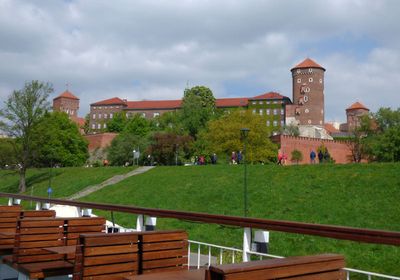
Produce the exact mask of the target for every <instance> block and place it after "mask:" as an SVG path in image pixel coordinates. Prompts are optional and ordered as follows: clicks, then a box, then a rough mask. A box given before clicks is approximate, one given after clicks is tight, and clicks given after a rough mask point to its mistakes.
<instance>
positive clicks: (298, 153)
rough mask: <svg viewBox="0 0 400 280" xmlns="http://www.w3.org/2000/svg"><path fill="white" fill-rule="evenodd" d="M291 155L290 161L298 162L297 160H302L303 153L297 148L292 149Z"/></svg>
mask: <svg viewBox="0 0 400 280" xmlns="http://www.w3.org/2000/svg"><path fill="white" fill-rule="evenodd" d="M291 156H292V161H294V162H296V164H299V162H300V161H302V160H303V154H302V153H301V151H299V150H296V149H294V150H293V151H292V155H291Z"/></svg>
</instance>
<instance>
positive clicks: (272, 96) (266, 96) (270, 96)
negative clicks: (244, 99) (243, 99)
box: [249, 91, 287, 99]
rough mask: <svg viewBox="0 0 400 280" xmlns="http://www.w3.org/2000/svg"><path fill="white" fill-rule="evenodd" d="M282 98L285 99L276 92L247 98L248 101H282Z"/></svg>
mask: <svg viewBox="0 0 400 280" xmlns="http://www.w3.org/2000/svg"><path fill="white" fill-rule="evenodd" d="M283 98H287V97H286V96H283V95H281V94H279V93H277V92H273V91H271V92H267V93H264V94H261V95H257V96H254V97H252V98H249V99H283Z"/></svg>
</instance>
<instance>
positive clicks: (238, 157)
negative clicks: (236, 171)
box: [230, 151, 243, 164]
mask: <svg viewBox="0 0 400 280" xmlns="http://www.w3.org/2000/svg"><path fill="white" fill-rule="evenodd" d="M242 160H243V154H242V151H238V152H232V155H231V162H230V163H231V164H240V163H241V162H242Z"/></svg>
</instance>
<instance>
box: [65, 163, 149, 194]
mask: <svg viewBox="0 0 400 280" xmlns="http://www.w3.org/2000/svg"><path fill="white" fill-rule="evenodd" d="M152 168H154V166H141V167H138V168H136V169H135V170H132V171H131V172H128V173H126V174H122V175H116V176H114V177H111V178H110V179H107V180H106V181H104V182H102V183H100V184H98V185H94V186H89V187H86V188H84V189H83V190H81V191H80V192H77V193H75V194H73V195H71V196H70V197H69V198H68V199H71V200H74V199H79V198H82V197H84V196H87V195H89V194H91V193H93V192H96V191H98V190H101V189H102V188H105V187H107V186H109V185H114V184H116V183H119V182H121V181H122V180H125V179H126V178H128V177H131V176H134V175H138V174H142V173H144V172H146V171H149V170H150V169H152Z"/></svg>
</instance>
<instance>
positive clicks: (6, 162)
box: [0, 138, 18, 168]
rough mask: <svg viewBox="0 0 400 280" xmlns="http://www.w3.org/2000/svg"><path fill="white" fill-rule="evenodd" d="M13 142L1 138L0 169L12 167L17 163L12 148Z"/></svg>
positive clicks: (12, 140) (10, 139)
mask: <svg viewBox="0 0 400 280" xmlns="http://www.w3.org/2000/svg"><path fill="white" fill-rule="evenodd" d="M14 141H15V140H14V139H12V138H3V139H0V155H1V156H0V167H1V168H2V167H6V166H9V167H11V166H13V165H15V164H17V163H18V161H17V158H16V156H15V153H14V150H13V146H14V145H15V144H14V143H13V142H14Z"/></svg>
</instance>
